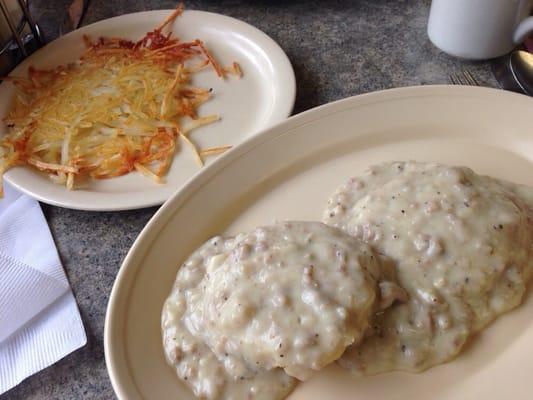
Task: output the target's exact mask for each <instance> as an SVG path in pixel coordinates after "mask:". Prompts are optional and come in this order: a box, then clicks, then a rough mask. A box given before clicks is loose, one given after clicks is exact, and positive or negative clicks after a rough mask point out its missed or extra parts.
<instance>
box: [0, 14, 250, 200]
mask: <svg viewBox="0 0 533 400" xmlns="http://www.w3.org/2000/svg"><path fill="white" fill-rule="evenodd" d="M182 11H183V7H181V6H179V7H178V8H177V9H176V10H175V12H174V13H172V14H171V15H170V16H169V17H168V18H167V19H166V20H165V21H164V22H163V23H162V24H161V25H160V26H158V27H157V28H156V29H155V30H153V31H152V32H148V33H147V34H146V36H144V37H143V38H142V39H141V40H139V41H137V42H133V41H129V40H123V39H117V38H100V39H98V40H97V41H96V42H93V41H91V39H90V38H88V37H84V42H85V44H86V46H87V49H86V51H85V52H84V54H83V55H82V57H81V58H80V59H79V60H78V62H76V63H74V64H70V65H67V66H59V67H56V68H54V69H52V70H37V69H35V68H32V67H30V68H29V72H28V78H19V77H8V78H7V79H9V80H11V81H12V82H13V84H14V85H15V87H16V89H17V90H16V95H15V98H14V102H13V105H12V108H11V110H10V112H9V114H8V116H7V117H6V118H4V122H5V124H6V125H7V133H6V134H5V135H4V136H3V137H2V139H1V140H0V177H1V176H2V175H3V173H4V172H5V171H6V170H8V169H9V168H11V167H13V166H15V165H21V164H26V165H30V166H32V167H34V168H37V169H39V170H41V171H44V172H46V173H48V174H49V175H50V178H51V179H52V180H53V181H54V182H56V183H59V184H62V185H65V186H66V187H67V188H69V189H72V188H74V187H75V185H76V182H77V181H78V180H81V179H82V178H84V177H87V176H89V177H92V178H96V179H103V178H112V177H116V176H120V175H124V174H127V173H129V172H130V171H138V172H139V173H141V174H142V175H144V176H146V177H149V178H151V179H153V180H154V181H155V182H158V183H162V182H163V176H164V175H165V174H166V172H167V171H168V169H169V167H170V165H171V163H172V159H173V157H174V154H175V151H176V149H177V148H178V146H179V141H178V138H182V140H183V141H184V142H185V143H186V144H187V146H188V147H190V148H191V149H192V151H193V154H194V157H195V158H196V160H197V161H198V164H199V165H203V157H205V156H209V155H214V154H219V153H221V152H223V151H225V150H227V149H229V148H230V147H231V146H222V147H219V148H216V149H204V150H199V149H197V148H196V146H195V144H194V143H193V142H192V141H191V140H190V138H189V137H188V135H189V133H190V131H191V130H192V129H195V128H198V127H200V126H203V125H206V124H210V123H213V122H215V121H217V120H219V117H218V116H217V115H210V116H204V117H199V116H198V112H197V110H198V107H199V106H200V105H201V104H203V103H205V102H206V101H208V100H209V98H210V90H209V89H203V88H198V87H193V86H191V85H190V80H191V75H192V74H194V73H196V72H198V71H200V70H202V69H204V68H206V67H209V66H211V67H212V68H213V69H214V71H215V73H216V74H217V75H218V76H220V77H221V78H224V77H225V76H226V75H227V74H234V75H236V76H239V77H240V76H241V74H242V73H241V69H240V67H239V65H238V64H237V63H233V65H232V66H231V67H230V68H226V67H222V66H220V65H219V64H218V62H217V61H216V60H215V59H214V57H213V56H212V55H211V54H210V53H209V51H208V50H207V48H206V47H205V45H204V44H203V43H202V41H200V40H194V41H192V42H181V41H180V40H179V39H177V38H173V37H172V32H169V33H165V34H164V33H163V30H164V29H165V28H166V27H167V26H168V25H169V24H171V23H172V21H173V20H174V19H175V18H176V17H177V16H178V15H180V14H181V12H182ZM187 121H188V123H186V122H187ZM0 179H1V178H0ZM0 190H1V184H0Z"/></svg>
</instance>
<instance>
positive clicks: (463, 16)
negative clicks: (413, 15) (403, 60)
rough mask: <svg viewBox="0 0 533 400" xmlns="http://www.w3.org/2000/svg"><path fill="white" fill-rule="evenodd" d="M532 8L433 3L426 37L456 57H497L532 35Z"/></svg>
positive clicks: (482, 0)
mask: <svg viewBox="0 0 533 400" xmlns="http://www.w3.org/2000/svg"><path fill="white" fill-rule="evenodd" d="M532 5H533V1H532V0H433V1H432V3H431V10H430V13H429V22H428V36H429V39H430V40H431V41H432V42H433V44H434V45H435V46H437V47H438V48H439V49H441V50H442V51H444V52H446V53H448V54H451V55H453V56H456V57H461V58H466V59H470V60H484V59H489V58H494V57H498V56H501V55H503V54H505V53H508V52H509V51H511V50H512V49H513V48H514V47H515V46H516V45H517V44H518V43H521V42H522V41H523V40H524V39H525V37H526V36H527V35H528V34H529V33H531V32H533V17H528V15H529V13H530V11H531V8H532Z"/></svg>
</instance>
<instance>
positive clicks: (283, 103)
mask: <svg viewBox="0 0 533 400" xmlns="http://www.w3.org/2000/svg"><path fill="white" fill-rule="evenodd" d="M173 11H174V9H160V10H147V11H139V12H133V13H127V14H122V15H118V16H114V17H110V18H106V19H102V20H99V21H96V22H93V23H91V24H89V25H85V26H83V27H80V28H79V29H77V30H75V31H71V32H69V33H67V34H65V35H63V36H60V37H58V38H56V39H54V40H53V41H51V42H49V43H47V44H46V45H45V46H43V47H41V48H39V49H37V50H36V51H35V52H34V53H32V54H31V55H30V56H29V57H27V58H26V59H24V60H23V61H22V62H21V63H20V64H19V65H17V66H16V67H15V68H14V69H13V70H12V71H11V72H9V74H8V75H11V74H12V73H13V72H15V71H17V72H20V70H25V69H27V67H29V66H30V65H31V60H32V58H33V57H34V56H36V55H39V54H43V52H45V51H46V49H47V47H48V46H50V45H52V44H56V45H57V42H61V41H63V40H68V39H69V38H71V37H72V36H79V35H83V34H85V32H86V31H87V30H93V29H95V28H98V26H99V25H108V24H109V23H110V22H113V21H118V20H127V19H130V18H137V17H141V18H142V17H143V16H148V15H156V14H162V15H163V16H165V15H168V14H170V13H171V12H173ZM188 14H189V15H193V16H194V15H198V16H200V17H201V16H202V15H204V16H209V17H211V18H217V19H220V20H225V21H227V22H230V23H233V24H238V25H240V26H241V27H242V28H244V29H249V30H251V31H252V32H254V33H255V34H257V35H259V36H260V37H261V38H262V41H264V44H265V45H267V46H269V47H271V48H272V51H268V52H265V53H266V54H267V55H268V58H269V60H273V59H275V60H277V61H276V62H275V64H276V65H277V68H281V70H282V71H283V72H282V73H281V75H283V81H284V85H283V87H284V89H283V93H282V96H280V99H279V100H278V101H277V102H276V104H275V107H274V110H273V112H272V117H271V118H270V119H269V120H268V121H266V122H265V124H263V126H262V127H260V128H259V129H258V130H256V131H253V132H251V133H250V137H253V136H255V135H257V134H259V133H261V132H262V131H264V130H265V129H268V128H269V127H270V126H273V125H275V124H277V123H279V122H281V121H284V120H285V119H287V118H288V117H289V116H290V115H291V114H292V112H293V109H294V105H295V102H296V91H297V87H296V75H295V72H294V68H293V66H292V63H291V61H290V59H289V57H288V56H287V54H286V53H285V51H284V50H283V48H282V47H281V46H280V45H279V44H278V43H277V42H276V41H275V40H274V39H272V38H271V37H270V36H269V35H268V34H266V33H265V32H263V31H262V30H261V29H259V28H257V27H255V26H253V25H252V24H249V23H248V22H246V21H243V20H240V19H238V18H234V17H231V16H228V15H224V14H219V13H214V12H210V11H202V10H192V9H187V10H185V11H184V12H183V15H188ZM261 48H262V49H264V46H261ZM285 81H286V82H285ZM4 84H5V81H4V82H2V83H1V84H0V92H1V90H2V87H3V86H4ZM245 140H246V139H245ZM241 143H242V142H241ZM239 144H240V143H238V144H237V145H236V146H235V147H237V146H238V145H239ZM224 155H225V154H223V155H221V156H219V158H220V157H223V156H224ZM23 167H26V166H23ZM204 168H206V167H204ZM199 172H201V171H199ZM199 172H197V173H195V174H193V175H192V176H190V177H188V178H187V179H186V181H185V183H183V184H182V185H181V186H180V187H177V188H176V189H175V190H174V191H173V192H172V194H171V195H170V196H168V197H166V198H165V199H162V198H160V199H157V200H152V201H142V200H140V199H142V196H139V200H137V201H136V202H132V203H131V204H127V205H120V204H111V205H109V204H107V205H106V204H90V203H88V202H85V204H79V203H76V201H74V202H72V201H69V200H64V199H63V200H62V199H61V198H59V199H58V198H57V197H53V196H52V197H48V196H46V195H41V194H39V193H35V191H34V190H32V188H28V187H27V186H26V185H24V184H22V185H21V184H20V182H19V181H18V180H15V181H13V179H12V177H11V176H10V174H9V171H6V173H5V174H4V176H3V181H4V182H7V183H8V184H9V185H11V186H12V187H14V188H15V189H16V190H18V191H20V192H22V193H24V194H26V195H28V196H30V197H32V198H34V199H36V200H38V201H40V202H42V203H45V204H49V205H52V206H57V207H62V208H67V209H71V210H81V211H126V210H137V209H142V208H148V207H153V206H158V205H161V204H163V203H164V202H165V201H167V200H168V199H170V198H172V197H173V196H174V194H175V192H176V191H178V190H180V189H181V188H182V187H183V186H185V185H186V184H187V183H188V182H189V181H190V180H192V179H195V177H196V176H197V175H198V173H199ZM65 190H66V189H65ZM134 195H135V194H134V193H132V196H134Z"/></svg>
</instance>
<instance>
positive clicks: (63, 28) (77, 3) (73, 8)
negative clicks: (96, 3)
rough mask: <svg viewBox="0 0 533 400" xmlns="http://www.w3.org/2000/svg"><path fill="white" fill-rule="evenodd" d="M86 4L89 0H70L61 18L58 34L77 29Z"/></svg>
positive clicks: (61, 34)
mask: <svg viewBox="0 0 533 400" xmlns="http://www.w3.org/2000/svg"><path fill="white" fill-rule="evenodd" d="M88 6H89V0H73V1H72V3H71V4H70V6H69V7H68V9H67V12H66V14H65V17H64V18H63V22H62V24H61V25H60V26H59V36H63V35H64V34H66V33H69V32H71V31H73V30H76V29H78V27H79V26H80V23H81V20H82V18H83V16H84V14H85V12H86V11H87V7H88Z"/></svg>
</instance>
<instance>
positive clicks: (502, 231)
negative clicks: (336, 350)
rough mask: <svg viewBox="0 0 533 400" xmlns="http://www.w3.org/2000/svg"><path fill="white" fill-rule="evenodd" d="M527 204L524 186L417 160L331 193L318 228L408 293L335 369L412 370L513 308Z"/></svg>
mask: <svg viewBox="0 0 533 400" xmlns="http://www.w3.org/2000/svg"><path fill="white" fill-rule="evenodd" d="M525 198H528V199H529V200H524V199H525ZM531 199H533V189H531V188H526V187H518V186H517V185H514V184H511V183H508V182H502V181H499V180H497V179H494V178H490V177H485V176H479V175H477V174H475V173H474V172H473V171H471V170H470V169H468V168H463V167H448V166H444V165H439V164H426V163H417V162H395V163H385V164H381V165H378V166H375V167H372V168H370V169H369V170H368V171H367V172H366V174H365V175H363V176H361V177H358V178H353V179H351V180H350V181H349V182H348V183H347V184H346V185H344V186H342V187H341V188H339V189H338V191H337V193H336V194H335V195H334V196H333V197H332V198H331V199H330V201H329V203H328V206H327V209H326V211H325V213H324V221H325V222H326V223H328V224H331V225H333V226H336V227H339V228H341V229H343V230H345V231H346V232H348V233H349V234H351V235H353V236H354V237H356V238H359V239H362V240H364V241H365V242H367V243H369V244H371V245H372V246H373V247H375V249H376V250H377V251H378V252H379V253H380V254H382V255H383V259H384V262H390V263H391V264H392V265H394V266H395V267H396V272H397V277H398V282H399V284H400V285H401V286H403V287H404V288H405V289H406V290H407V292H408V294H409V301H408V302H406V303H404V304H396V305H394V306H392V307H391V308H389V309H387V310H386V311H385V312H383V313H379V314H378V315H377V316H376V318H375V320H374V321H373V322H372V329H371V330H370V331H369V335H368V337H367V338H365V339H364V341H363V342H362V343H361V344H360V345H358V346H352V347H350V348H349V349H348V350H347V351H346V352H345V354H344V355H343V357H342V358H341V360H340V362H339V363H340V364H341V365H342V366H344V367H347V368H350V369H352V370H355V371H358V372H362V373H366V374H375V373H380V372H385V371H390V370H409V371H421V370H424V369H426V368H428V367H431V366H433V365H435V364H439V363H442V362H445V361H448V360H450V359H452V358H453V357H454V356H455V355H456V354H457V353H458V352H459V351H460V350H461V348H462V346H463V345H464V343H465V342H466V340H467V339H468V338H469V337H470V336H471V335H472V334H473V333H475V332H477V331H479V330H481V329H482V328H483V327H485V326H486V325H487V324H488V323H490V322H491V321H492V320H493V319H494V318H496V317H497V316H498V315H500V314H502V313H504V312H506V311H508V310H510V309H512V308H514V307H516V306H517V305H518V304H519V303H520V302H521V300H522V297H523V295H524V291H525V287H526V283H527V281H528V279H529V277H530V276H531V273H532V270H533V211H532V208H531V207H532V203H531ZM528 202H529V205H528Z"/></svg>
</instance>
